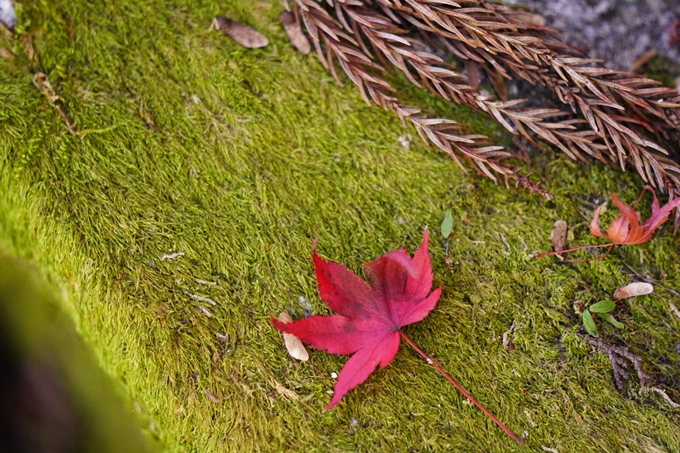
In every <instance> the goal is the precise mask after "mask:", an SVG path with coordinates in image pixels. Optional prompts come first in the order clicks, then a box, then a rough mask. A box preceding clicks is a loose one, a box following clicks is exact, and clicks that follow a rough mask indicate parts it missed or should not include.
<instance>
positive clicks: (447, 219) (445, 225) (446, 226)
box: [442, 209, 453, 239]
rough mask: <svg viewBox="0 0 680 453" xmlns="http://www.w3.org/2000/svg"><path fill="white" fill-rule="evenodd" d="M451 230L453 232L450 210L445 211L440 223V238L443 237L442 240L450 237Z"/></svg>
mask: <svg viewBox="0 0 680 453" xmlns="http://www.w3.org/2000/svg"><path fill="white" fill-rule="evenodd" d="M452 230H453V213H451V210H450V209H449V210H448V211H446V215H445V216H444V221H442V236H444V239H446V238H448V237H449V236H450V235H451V231H452Z"/></svg>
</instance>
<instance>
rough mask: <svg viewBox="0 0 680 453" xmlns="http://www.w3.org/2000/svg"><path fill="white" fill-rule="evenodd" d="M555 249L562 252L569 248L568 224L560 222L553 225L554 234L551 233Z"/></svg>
mask: <svg viewBox="0 0 680 453" xmlns="http://www.w3.org/2000/svg"><path fill="white" fill-rule="evenodd" d="M550 239H551V240H552V244H553V249H555V251H556V252H561V251H562V250H564V249H565V248H567V222H565V221H564V220H558V221H556V222H555V223H554V224H553V229H552V232H551V233H550Z"/></svg>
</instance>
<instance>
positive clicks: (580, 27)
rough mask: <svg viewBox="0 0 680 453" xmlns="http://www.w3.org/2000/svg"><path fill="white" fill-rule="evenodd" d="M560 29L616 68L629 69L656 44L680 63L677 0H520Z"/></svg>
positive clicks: (572, 41)
mask: <svg viewBox="0 0 680 453" xmlns="http://www.w3.org/2000/svg"><path fill="white" fill-rule="evenodd" d="M508 3H524V4H527V5H529V6H531V7H532V8H533V10H534V13H536V14H540V15H541V16H543V17H544V18H545V19H546V25H549V26H551V27H554V28H556V29H558V30H559V31H560V32H561V33H562V35H563V37H564V40H565V41H566V42H567V43H569V44H571V45H573V46H575V47H577V48H579V49H581V50H582V51H583V52H584V53H585V54H587V55H588V56H589V57H591V58H598V59H601V60H604V61H605V66H607V67H609V68H613V69H628V70H630V69H631V67H632V65H633V63H634V62H635V60H637V59H638V58H639V57H640V56H641V55H642V54H644V53H645V52H647V51H649V50H652V49H655V50H656V51H657V52H658V53H659V55H661V56H663V57H664V58H666V59H668V60H671V61H674V62H675V63H678V64H680V44H676V45H674V46H671V45H670V42H669V41H670V35H669V34H668V30H669V28H670V27H671V25H673V24H674V23H675V22H676V21H677V20H680V1H678V0H518V1H510V2H508Z"/></svg>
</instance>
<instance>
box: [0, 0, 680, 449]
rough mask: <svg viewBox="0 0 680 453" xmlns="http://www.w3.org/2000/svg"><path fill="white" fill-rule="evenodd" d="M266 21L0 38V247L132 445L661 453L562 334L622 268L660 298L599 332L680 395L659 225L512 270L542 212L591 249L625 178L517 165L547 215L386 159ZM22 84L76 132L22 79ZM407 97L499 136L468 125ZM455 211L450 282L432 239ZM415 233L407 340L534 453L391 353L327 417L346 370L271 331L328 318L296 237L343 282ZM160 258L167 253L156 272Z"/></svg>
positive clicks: (37, 5) (592, 360) (153, 19)
mask: <svg viewBox="0 0 680 453" xmlns="http://www.w3.org/2000/svg"><path fill="white" fill-rule="evenodd" d="M280 12H281V6H280V4H279V2H278V1H276V0H271V1H269V2H263V1H260V2H255V1H236V0H227V1H225V2H221V3H220V2H209V1H205V0H183V1H170V0H140V1H132V0H95V1H84V0H72V1H68V2H48V1H45V0H40V1H38V0H25V1H23V2H22V4H21V7H20V10H19V13H20V17H21V26H20V28H19V30H18V31H17V33H15V35H14V36H13V37H12V36H9V35H8V34H0V36H1V37H0V47H2V48H4V49H8V50H10V51H11V52H12V54H10V53H9V52H6V51H3V52H2V55H0V164H1V166H0V194H1V195H0V248H1V249H2V250H4V251H5V252H8V253H11V254H13V255H18V256H21V257H24V258H26V259H27V260H29V261H30V262H31V263H32V264H33V265H34V266H35V267H36V268H37V269H38V270H39V271H40V272H41V273H42V274H44V275H45V276H46V278H47V279H48V281H49V282H50V284H51V285H52V288H54V292H55V295H58V296H59V297H60V299H61V301H62V306H63V309H64V310H65V311H66V312H67V313H68V314H69V315H70V316H72V318H73V319H74V320H75V323H76V325H77V328H78V331H79V332H80V333H81V334H82V336H83V337H84V339H85V340H86V342H87V344H88V345H89V347H90V348H91V350H92V351H93V353H94V354H95V356H96V358H97V361H98V362H99V364H100V365H101V367H102V368H103V369H104V370H105V371H106V372H107V373H108V374H109V375H111V376H112V377H113V378H114V379H115V380H116V381H118V382H120V383H121V385H122V386H123V388H124V389H125V392H126V394H127V397H128V398H129V399H130V400H134V402H136V404H135V405H134V406H135V407H137V415H136V416H137V417H138V419H139V420H140V421H141V423H143V425H144V430H145V431H146V432H147V434H148V435H149V436H151V437H154V438H156V439H157V440H158V443H159V445H160V448H161V449H162V450H164V451H181V452H185V451H186V452H202V453H203V452H225V451H244V452H249V451H320V452H327V451H338V452H340V451H342V452H344V451H360V452H369V451H372V452H383V451H423V452H424V451H465V452H477V451H479V452H489V451H493V452H504V451H539V452H540V451H544V447H545V448H553V449H555V451H559V452H560V453H566V452H579V453H584V452H603V451H604V452H622V451H626V452H663V451H668V452H677V451H680V428H678V422H679V421H680V416H679V414H678V412H677V410H675V409H673V408H672V407H670V406H669V405H668V403H667V402H666V401H664V400H663V399H662V398H661V397H660V396H659V395H658V394H656V393H653V392H650V391H648V390H642V391H639V385H638V383H637V380H636V379H635V378H633V379H631V381H630V382H629V387H628V389H627V390H626V391H624V392H623V393H620V392H619V391H617V390H616V388H615V386H614V383H613V380H612V376H611V371H610V367H609V361H608V359H607V357H606V356H605V355H603V354H600V353H595V352H594V351H593V350H592V349H591V348H590V347H589V346H588V345H586V344H585V343H584V342H583V341H582V340H580V339H579V338H578V337H577V336H576V334H575V332H576V329H577V327H578V324H579V317H578V315H576V314H575V313H574V309H573V304H574V301H576V300H582V301H585V302H589V301H595V300H599V299H603V298H608V297H610V296H611V294H612V292H613V291H614V289H616V288H617V287H618V286H620V285H623V284H625V283H627V282H629V281H630V279H631V269H633V270H635V272H638V273H639V274H640V275H648V276H650V277H652V278H655V279H660V281H661V284H660V285H659V286H657V288H656V291H655V292H654V294H653V295H651V296H647V297H641V298H637V299H632V300H629V301H625V302H620V303H619V307H618V308H617V310H616V312H615V315H616V317H617V319H619V320H620V321H621V322H623V323H624V324H625V329H623V330H621V331H617V330H616V329H615V328H614V327H611V326H604V325H601V326H600V332H601V334H602V336H603V337H604V338H605V339H606V340H607V341H609V342H611V343H614V344H627V345H628V346H629V347H630V349H631V351H632V352H634V353H637V354H640V355H641V356H642V357H643V359H644V363H645V365H644V366H645V370H646V371H647V372H648V373H650V374H651V375H653V376H654V378H655V379H656V382H657V383H658V384H660V385H662V387H663V388H665V389H667V391H668V393H669V395H670V396H671V397H673V398H675V399H680V371H679V368H678V365H679V364H680V355H679V354H678V352H680V350H678V348H677V345H678V343H679V342H680V335H679V334H678V329H679V328H680V319H678V318H676V317H674V314H673V312H672V310H671V308H669V304H668V303H669V302H671V303H675V304H678V303H680V300H679V299H678V298H677V295H676V293H673V290H678V289H680V263H679V262H678V259H677V254H678V244H677V238H674V237H673V236H672V234H671V231H670V228H668V227H666V228H664V229H662V230H661V231H660V232H659V233H658V234H657V237H655V238H654V239H653V240H652V241H651V242H650V243H648V244H645V245H642V246H638V247H632V248H619V249H616V250H615V251H614V252H613V253H612V255H611V256H610V257H608V258H607V259H605V260H601V261H592V262H588V263H582V264H573V265H567V264H561V263H559V262H557V261H556V260H555V259H553V258H546V259H542V260H536V259H533V258H531V257H530V255H531V254H533V253H536V252H539V251H547V250H550V249H551V244H550V230H551V228H552V224H553V222H554V221H555V220H556V219H564V220H567V221H568V222H569V224H570V225H572V226H574V228H573V234H572V236H573V237H572V241H571V242H572V244H583V243H591V242H592V241H593V238H592V237H590V236H589V234H588V232H587V228H586V227H585V224H584V222H585V219H584V217H583V216H582V214H583V215H584V216H588V215H589V214H590V213H591V212H592V210H593V207H592V204H594V203H596V202H602V201H604V200H605V199H607V198H608V197H609V194H610V193H611V192H612V191H617V192H619V193H620V195H621V196H622V198H623V199H624V200H630V201H632V200H634V199H635V198H636V197H637V195H638V194H639V192H640V190H641V188H642V182H641V181H640V180H639V179H637V178H636V177H634V176H633V175H625V174H622V173H621V172H619V171H617V170H616V169H606V168H604V167H602V166H600V165H594V166H592V167H588V166H585V165H582V164H575V163H573V162H570V161H569V160H568V159H566V158H565V157H563V156H561V155H559V154H557V153H553V154H546V155H536V156H535V158H534V161H533V165H532V166H531V167H530V168H529V169H530V170H533V171H535V172H536V173H535V177H537V178H540V179H541V180H543V181H544V182H545V184H546V186H547V188H548V189H549V190H550V191H551V192H552V193H553V194H554V195H555V196H556V198H555V200H554V201H553V202H545V201H544V200H542V199H539V198H537V197H531V196H529V194H527V193H524V192H521V191H519V190H515V189H510V190H506V189H505V188H504V187H503V186H502V185H494V184H493V182H491V181H489V180H486V179H481V178H477V177H474V176H469V175H467V176H466V175H465V174H463V173H462V172H461V171H460V170H459V169H457V168H456V167H455V165H454V164H453V162H452V161H451V160H450V159H449V158H448V157H447V156H445V155H442V154H440V153H438V152H436V151H434V150H431V149H429V148H428V147H427V146H425V145H424V144H423V143H421V142H420V141H418V140H417V139H414V140H413V143H412V144H411V146H410V148H408V149H405V148H404V147H402V146H401V144H400V142H399V140H398V137H399V136H400V135H403V134H410V135H412V136H414V135H415V134H414V131H412V130H404V129H403V128H402V126H401V124H400V123H399V121H398V120H397V119H396V118H395V117H394V116H393V115H391V114H390V113H388V112H383V111H381V110H380V109H378V108H374V107H369V106H367V105H365V104H364V103H363V101H362V100H361V98H360V96H359V94H358V93H357V92H356V90H355V89H354V88H352V87H350V86H347V87H339V86H337V85H336V84H335V83H334V82H333V80H332V78H331V77H330V76H329V75H327V73H326V72H325V70H324V69H323V67H322V66H321V65H320V63H318V62H317V60H316V58H315V57H314V56H312V55H310V56H304V55H300V54H297V53H296V52H295V51H294V49H293V48H292V46H290V45H289V44H288V42H287V40H286V37H285V35H284V33H283V31H282V29H281V28H280V26H279V25H278V21H277V17H278V15H279V13H280ZM216 15H227V16H230V17H232V18H234V19H236V20H239V21H241V22H244V23H247V24H250V25H252V26H255V27H256V28H258V29H259V30H260V31H262V32H263V33H265V34H266V35H268V36H269V37H270V39H271V44H270V45H269V46H268V47H266V48H264V49H261V50H247V49H244V48H241V47H240V46H239V45H238V44H236V43H235V42H233V41H231V40H229V39H228V38H227V37H225V36H223V35H221V34H219V33H217V32H215V31H211V30H209V25H210V23H211V21H212V19H213V18H214V17H215V16H216ZM37 71H41V72H44V73H45V74H47V76H48V77H49V79H50V80H51V82H52V84H53V85H54V87H55V89H56V91H57V94H58V95H59V96H61V97H62V98H63V99H64V103H63V104H62V105H63V109H64V111H65V113H66V115H67V116H68V117H69V118H70V120H71V122H72V123H73V127H74V129H75V131H76V132H77V135H76V136H72V135H71V134H69V131H68V130H67V128H66V127H65V124H64V122H63V121H62V119H61V117H60V116H59V114H58V112H57V111H56V110H55V109H54V108H53V107H52V106H51V105H50V103H49V101H48V100H47V98H46V97H45V96H43V95H42V94H41V93H40V92H39V91H38V90H37V89H36V88H35V87H34V86H33V84H32V82H31V80H32V77H33V74H34V73H35V72H37ZM409 96H410V99H411V100H412V102H413V103H414V104H417V106H420V107H423V108H426V109H428V110H430V111H437V112H439V113H440V114H447V115H450V116H451V117H453V118H455V119H457V120H459V121H460V122H462V123H464V124H468V125H471V126H473V127H474V128H475V130H476V131H480V132H486V133H489V134H491V136H493V137H494V138H496V139H501V140H505V139H506V138H504V137H502V136H501V134H500V133H499V132H498V131H499V130H498V129H497V128H495V127H494V126H492V125H491V124H489V123H488V122H487V120H486V119H485V118H483V117H480V116H478V115H476V114H474V113H472V112H470V111H469V110H466V109H461V108H456V107H451V106H448V105H446V104H444V103H442V102H441V101H438V100H434V99H432V98H431V97H430V96H428V95H426V94H421V93H420V92H419V91H410V92H409ZM59 102H61V101H58V103H59ZM589 203H590V204H589ZM449 205H450V206H452V210H453V212H454V216H455V227H454V234H453V237H452V240H451V244H450V256H451V257H452V258H453V265H452V267H451V269H449V268H448V267H447V265H446V264H445V262H444V261H445V258H446V256H445V245H444V241H443V239H442V238H441V237H440V236H438V235H436V234H435V233H437V231H438V225H439V223H440V222H441V220H442V218H443V216H444V212H445V210H446V209H447V207H448V206H449ZM649 205H650V203H649V200H646V201H645V203H643V205H642V206H641V207H642V208H643V209H649ZM605 217H606V218H605V219H604V220H605V221H609V220H611V219H612V218H613V213H612V212H611V210H610V211H609V212H608V213H607V215H606V216H605ZM426 225H429V226H430V227H431V231H432V232H433V240H432V243H431V252H432V256H433V263H434V271H435V276H436V284H441V285H442V287H443V296H442V298H441V300H440V302H439V304H438V306H437V308H436V309H435V310H434V311H433V312H432V313H431V314H430V316H428V317H427V318H426V319H425V320H424V321H422V322H421V323H419V324H416V325H413V326H409V327H408V328H407V332H408V334H409V336H410V337H411V338H412V339H413V340H414V341H416V342H417V343H418V344H419V345H420V346H421V347H422V348H423V349H424V350H426V351H427V352H429V353H430V354H431V355H432V356H433V357H435V358H436V359H437V360H438V361H439V362H440V363H441V364H442V365H443V366H444V367H445V368H446V369H447V370H449V371H450V373H451V375H452V376H453V377H454V378H456V379H457V380H458V381H459V382H461V384H463V386H465V387H466V388H467V389H468V390H469V391H470V392H471V393H472V394H473V395H475V396H476V397H477V398H478V399H479V400H480V401H481V402H482V403H483V404H485V405H486V406H487V407H488V408H489V409H490V410H491V411H492V412H494V413H495V414H496V415H497V416H498V417H499V418H500V419H501V420H503V421H504V422H505V423H506V424H507V425H508V426H509V427H510V428H511V429H513V430H515V431H516V432H518V433H520V434H524V435H525V436H526V437H527V447H519V446H517V445H514V444H513V443H512V441H511V440H510V439H509V438H507V437H506V436H505V434H504V433H503V432H502V431H501V430H499V429H498V428H497V427H495V425H493V424H492V423H490V421H489V420H487V419H485V417H484V416H483V414H481V413H480V411H479V410H477V409H476V408H475V407H474V406H472V405H469V404H466V403H465V401H464V399H463V398H461V396H460V395H459V394H457V393H456V392H455V390H454V389H453V388H452V387H451V386H450V385H449V384H448V383H447V382H446V381H445V380H444V379H443V378H442V377H441V376H439V375H438V374H437V373H436V372H435V371H434V370H433V369H432V368H431V367H429V366H427V364H426V363H424V362H423V360H422V359H421V358H420V357H419V356H418V355H417V354H416V353H415V352H414V351H412V350H410V349H408V348H407V347H402V349H401V351H400V352H399V354H398V355H397V358H396V360H395V361H394V362H393V363H392V364H391V365H390V366H389V367H388V368H386V369H383V370H379V371H377V372H376V373H375V374H374V375H373V376H371V378H370V379H369V380H368V381H367V382H366V383H365V384H364V385H362V386H361V387H359V388H357V389H356V390H354V391H352V392H351V393H350V394H348V395H347V396H346V397H345V398H344V400H343V402H342V403H341V404H340V405H338V406H337V407H336V408H335V409H333V410H331V411H328V412H326V413H324V412H322V409H323V407H324V406H325V405H326V404H327V402H328V401H329V399H330V395H329V394H328V392H329V391H331V390H332V387H333V379H332V377H331V373H332V372H337V371H339V370H340V368H341V367H342V364H343V363H344V361H345V360H346V358H345V357H341V356H331V355H329V354H326V353H324V352H317V351H312V352H311V360H310V361H309V362H307V363H298V362H295V361H294V360H292V359H291V358H289V357H288V355H287V354H286V352H285V349H284V347H283V343H282V340H281V337H280V335H279V334H278V333H277V332H276V331H275V330H274V329H273V328H272V326H271V325H270V323H269V321H268V316H269V315H270V314H276V313H278V312H280V311H282V310H289V311H293V312H294V313H295V314H296V315H297V316H301V315H302V312H303V309H304V307H303V305H302V304H301V303H300V302H299V298H300V297H304V298H306V299H307V300H309V303H310V304H311V311H312V312H313V313H320V314H323V313H327V312H328V311H327V309H326V308H325V307H324V304H323V302H322V301H321V300H320V299H319V297H318V295H317V293H316V286H315V281H314V275H313V268H312V264H311V260H310V248H311V244H312V240H313V238H319V251H320V253H322V254H323V255H325V256H327V257H329V258H331V259H333V260H336V261H339V262H341V263H344V264H346V265H347V266H349V267H350V268H352V269H354V270H355V271H357V272H358V271H359V270H360V268H361V264H362V263H363V262H365V261H367V260H369V259H372V258H375V257H376V256H378V255H380V254H382V253H385V252H387V251H389V250H391V249H393V248H396V247H399V246H407V247H408V249H409V250H410V251H412V250H414V249H415V248H416V247H417V246H418V245H419V243H420V239H421V237H422V231H423V228H424V227H425V226H426ZM174 252H183V253H184V256H179V257H176V258H174V259H163V255H165V254H170V253H174ZM669 289H670V291H669ZM196 296H200V297H198V298H197V297H196ZM202 298H211V299H212V300H214V302H215V305H212V304H211V303H209V302H205V300H206V299H202ZM513 323H515V324H516V325H517V326H518V327H517V328H516V329H515V331H514V332H513V333H512V334H511V335H509V339H510V341H511V342H512V343H513V344H514V346H515V348H514V350H509V349H508V348H505V347H503V346H502V345H501V338H502V335H503V333H504V332H506V331H507V330H508V329H510V326H511V325H512V324H513ZM208 392H210V394H211V395H213V397H210V396H209V395H208ZM129 404H130V407H133V405H132V403H129Z"/></svg>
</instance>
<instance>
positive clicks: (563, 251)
mask: <svg viewBox="0 0 680 453" xmlns="http://www.w3.org/2000/svg"><path fill="white" fill-rule="evenodd" d="M614 245H616V244H599V245H582V246H580V247H576V248H573V249H567V250H560V251H558V252H557V251H556V252H545V253H539V254H538V255H534V258H543V257H544V256H548V255H561V254H562V253H569V252H575V251H576V250H582V249H599V248H602V247H614ZM607 253H609V252H607Z"/></svg>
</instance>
